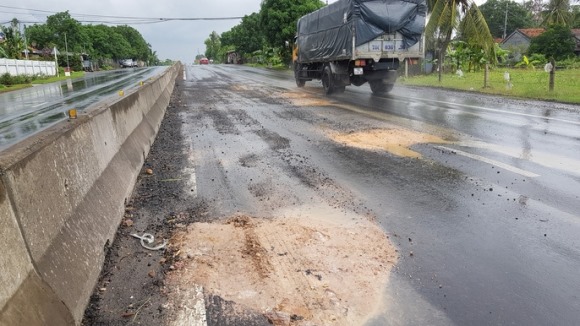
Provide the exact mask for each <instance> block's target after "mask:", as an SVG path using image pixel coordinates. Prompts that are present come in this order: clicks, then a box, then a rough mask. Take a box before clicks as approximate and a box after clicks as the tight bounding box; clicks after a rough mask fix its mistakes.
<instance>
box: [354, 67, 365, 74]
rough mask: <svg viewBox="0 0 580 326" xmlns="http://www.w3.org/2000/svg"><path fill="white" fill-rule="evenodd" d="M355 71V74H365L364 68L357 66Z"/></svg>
mask: <svg viewBox="0 0 580 326" xmlns="http://www.w3.org/2000/svg"><path fill="white" fill-rule="evenodd" d="M353 72H354V74H355V75H362V74H363V68H361V67H356V68H354V71H353Z"/></svg>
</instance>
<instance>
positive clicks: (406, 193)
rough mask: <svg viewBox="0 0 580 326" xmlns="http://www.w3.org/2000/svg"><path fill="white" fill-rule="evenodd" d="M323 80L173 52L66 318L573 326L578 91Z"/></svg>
mask: <svg viewBox="0 0 580 326" xmlns="http://www.w3.org/2000/svg"><path fill="white" fill-rule="evenodd" d="M322 93H323V92H322V88H321V85H320V84H319V83H316V82H308V83H307V84H306V87H305V88H297V87H296V86H295V84H294V81H293V79H292V76H291V75H290V74H289V73H288V72H279V71H272V70H265V69H255V68H249V67H244V66H233V65H207V66H205V65H204V66H187V67H185V71H184V76H180V78H179V79H178V82H177V86H176V89H175V91H174V94H173V97H172V101H171V105H170V107H169V108H168V112H167V114H166V117H165V120H164V122H163V124H162V126H161V130H160V132H159V135H158V137H157V139H156V141H155V143H154V145H153V148H152V151H151V153H150V154H149V157H148V158H147V160H146V163H145V166H144V167H143V173H142V174H141V177H140V178H139V180H138V183H137V185H136V188H135V192H134V195H133V197H132V198H130V199H128V200H127V211H126V214H125V217H124V219H123V222H122V225H121V226H120V228H119V231H118V233H117V238H116V240H115V242H114V243H113V244H112V246H111V247H110V248H109V249H108V256H107V263H106V266H105V268H104V271H103V274H102V276H101V279H100V280H99V284H97V287H96V289H95V293H94V294H93V297H92V300H91V304H90V306H89V308H88V309H87V313H86V315H85V320H84V325H133V324H135V325H137V324H140V325H171V326H178V325H272V324H274V325H574V324H577V323H578V321H579V320H580V278H579V277H578V275H579V274H578V271H580V241H579V240H578V239H580V238H579V237H578V235H579V234H580V215H579V214H580V213H579V212H580V198H579V196H580V109H579V108H578V106H573V105H566V104H556V103H543V102H531V101H527V102H524V101H517V100H509V99H503V98H497V97H488V96H478V95H474V94H469V93H455V92H447V91H441V90H429V89H423V88H406V87H395V90H394V91H393V93H392V94H389V95H387V96H382V97H379V96H373V95H371V93H370V91H369V89H368V86H363V87H360V88H356V87H351V88H347V91H346V92H345V93H344V94H340V95H336V96H334V97H330V98H329V97H325V96H323V95H322ZM144 232H148V233H151V234H153V235H154V236H155V238H156V241H155V243H154V244H153V245H156V244H159V243H161V241H162V239H167V240H168V245H167V247H166V248H164V249H162V250H157V251H150V250H147V249H145V248H143V247H142V246H141V245H140V244H139V240H138V239H136V238H134V237H133V236H131V234H142V233H144Z"/></svg>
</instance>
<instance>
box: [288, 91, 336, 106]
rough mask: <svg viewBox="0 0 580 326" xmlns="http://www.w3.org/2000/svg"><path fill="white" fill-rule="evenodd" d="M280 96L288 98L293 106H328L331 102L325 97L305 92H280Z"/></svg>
mask: <svg viewBox="0 0 580 326" xmlns="http://www.w3.org/2000/svg"><path fill="white" fill-rule="evenodd" d="M280 97H282V98H284V99H286V100H289V101H290V103H291V104H292V105H295V106H306V107H310V106H330V105H332V103H331V102H330V101H328V100H326V99H322V98H320V97H317V96H316V95H313V94H309V93H306V92H286V93H281V94H280Z"/></svg>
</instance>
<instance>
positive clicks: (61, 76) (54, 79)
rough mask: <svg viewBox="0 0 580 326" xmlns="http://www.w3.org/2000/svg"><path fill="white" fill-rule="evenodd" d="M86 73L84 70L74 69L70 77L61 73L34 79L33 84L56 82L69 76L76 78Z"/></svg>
mask: <svg viewBox="0 0 580 326" xmlns="http://www.w3.org/2000/svg"><path fill="white" fill-rule="evenodd" d="M84 75H85V72H84V71H73V72H71V74H70V77H66V76H64V75H62V74H61V75H60V76H59V77H56V76H54V77H49V78H45V79H44V78H43V79H36V80H33V81H32V84H50V83H54V82H57V81H61V80H65V79H67V78H71V79H74V78H78V77H82V76H84Z"/></svg>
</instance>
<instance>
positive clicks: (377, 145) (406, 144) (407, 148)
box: [329, 129, 449, 158]
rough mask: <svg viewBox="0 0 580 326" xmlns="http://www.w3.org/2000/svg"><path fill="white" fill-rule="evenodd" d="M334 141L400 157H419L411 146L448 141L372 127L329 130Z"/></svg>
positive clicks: (427, 135)
mask: <svg viewBox="0 0 580 326" xmlns="http://www.w3.org/2000/svg"><path fill="white" fill-rule="evenodd" d="M329 137H330V138H331V139H333V140H334V141H335V142H338V143H342V144H344V145H346V146H353V147H358V148H363V149H369V150H384V151H387V152H389V153H391V154H394V155H397V156H401V157H411V158H421V154H419V153H418V152H415V151H414V150H412V149H411V146H413V145H416V144H422V143H437V144H447V143H449V142H448V141H446V140H444V139H442V138H440V137H437V136H434V135H429V134H424V133H420V132H416V131H413V130H408V129H373V130H365V131H357V132H352V133H347V134H340V133H336V132H330V133H329Z"/></svg>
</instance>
